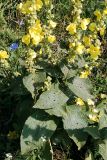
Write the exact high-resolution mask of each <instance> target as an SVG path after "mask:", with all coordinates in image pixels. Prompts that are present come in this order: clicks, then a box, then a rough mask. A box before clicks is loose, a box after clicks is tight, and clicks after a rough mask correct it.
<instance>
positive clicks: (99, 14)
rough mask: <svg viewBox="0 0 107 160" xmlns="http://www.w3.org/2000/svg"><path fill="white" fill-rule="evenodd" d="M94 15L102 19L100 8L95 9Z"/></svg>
mask: <svg viewBox="0 0 107 160" xmlns="http://www.w3.org/2000/svg"><path fill="white" fill-rule="evenodd" d="M94 15H95V16H96V17H97V20H100V19H101V12H100V11H99V10H98V9H97V10H96V11H94Z"/></svg>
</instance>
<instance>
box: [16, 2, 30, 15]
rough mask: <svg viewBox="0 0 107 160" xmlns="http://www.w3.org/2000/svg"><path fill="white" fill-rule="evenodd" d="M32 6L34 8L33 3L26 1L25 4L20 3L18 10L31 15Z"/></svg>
mask: <svg viewBox="0 0 107 160" xmlns="http://www.w3.org/2000/svg"><path fill="white" fill-rule="evenodd" d="M31 6H32V2H31V1H29V0H28V1H26V2H25V3H20V4H19V5H18V6H17V8H18V9H19V10H20V11H21V13H23V14H31V13H32V10H31Z"/></svg>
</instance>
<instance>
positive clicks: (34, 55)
mask: <svg viewBox="0 0 107 160" xmlns="http://www.w3.org/2000/svg"><path fill="white" fill-rule="evenodd" d="M28 55H29V57H30V58H32V59H34V58H36V56H37V54H36V52H35V51H34V50H33V49H29V51H28Z"/></svg>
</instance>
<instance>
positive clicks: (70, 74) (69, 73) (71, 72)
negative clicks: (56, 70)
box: [60, 64, 77, 79]
mask: <svg viewBox="0 0 107 160" xmlns="http://www.w3.org/2000/svg"><path fill="white" fill-rule="evenodd" d="M60 67H61V71H62V73H63V74H64V76H65V78H66V79H69V78H71V77H74V76H75V75H76V72H77V71H76V69H73V68H71V67H69V66H67V65H65V64H61V65H60Z"/></svg>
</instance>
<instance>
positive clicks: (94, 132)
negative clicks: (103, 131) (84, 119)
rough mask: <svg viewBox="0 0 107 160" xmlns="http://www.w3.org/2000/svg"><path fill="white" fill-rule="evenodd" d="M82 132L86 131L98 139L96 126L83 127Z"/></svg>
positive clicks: (98, 134)
mask: <svg viewBox="0 0 107 160" xmlns="http://www.w3.org/2000/svg"><path fill="white" fill-rule="evenodd" d="M84 132H86V133H88V134H89V135H91V136H92V137H93V138H94V139H99V138H100V132H99V130H98V127H96V126H89V127H86V128H85V129H84Z"/></svg>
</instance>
